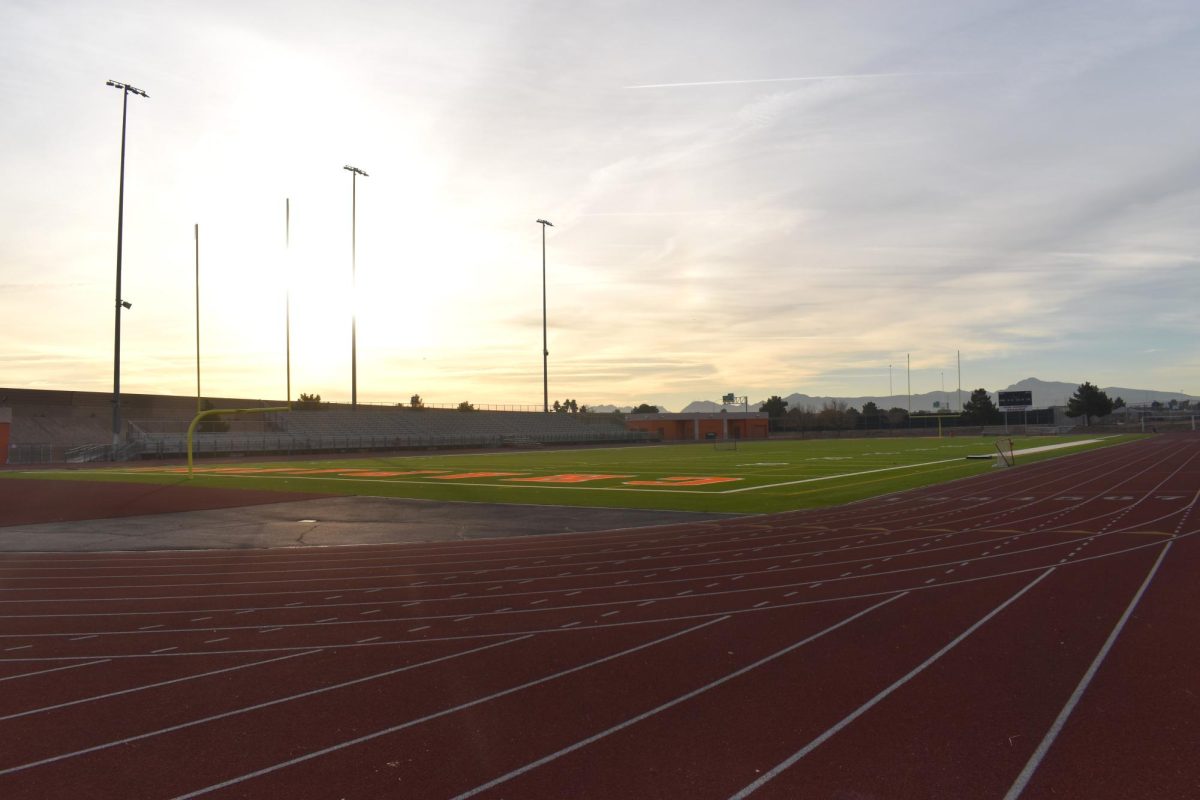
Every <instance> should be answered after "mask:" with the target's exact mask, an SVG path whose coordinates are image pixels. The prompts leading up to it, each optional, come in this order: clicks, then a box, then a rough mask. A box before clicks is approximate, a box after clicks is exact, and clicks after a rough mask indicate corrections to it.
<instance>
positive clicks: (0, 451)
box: [0, 422, 12, 464]
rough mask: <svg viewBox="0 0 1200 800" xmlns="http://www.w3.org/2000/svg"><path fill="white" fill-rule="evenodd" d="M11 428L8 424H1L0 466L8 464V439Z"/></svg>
mask: <svg viewBox="0 0 1200 800" xmlns="http://www.w3.org/2000/svg"><path fill="white" fill-rule="evenodd" d="M11 427H12V425H10V424H9V423H7V422H0V464H7V463H8V438H9V428H11Z"/></svg>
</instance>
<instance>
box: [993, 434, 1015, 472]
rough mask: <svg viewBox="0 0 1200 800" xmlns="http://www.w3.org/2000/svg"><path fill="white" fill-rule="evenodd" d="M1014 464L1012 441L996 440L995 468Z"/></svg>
mask: <svg viewBox="0 0 1200 800" xmlns="http://www.w3.org/2000/svg"><path fill="white" fill-rule="evenodd" d="M1016 463H1017V461H1016V458H1015V457H1014V456H1013V443H1012V439H997V440H996V464H995V465H996V466H997V467H1011V466H1013V465H1014V464H1016Z"/></svg>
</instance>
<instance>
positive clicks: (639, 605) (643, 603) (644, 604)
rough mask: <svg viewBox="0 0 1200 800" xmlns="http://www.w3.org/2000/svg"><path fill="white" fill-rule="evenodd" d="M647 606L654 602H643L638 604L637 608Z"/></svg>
mask: <svg viewBox="0 0 1200 800" xmlns="http://www.w3.org/2000/svg"><path fill="white" fill-rule="evenodd" d="M649 605H654V601H653V600H644V601H642V602H641V603H638V608H641V607H642V606H649Z"/></svg>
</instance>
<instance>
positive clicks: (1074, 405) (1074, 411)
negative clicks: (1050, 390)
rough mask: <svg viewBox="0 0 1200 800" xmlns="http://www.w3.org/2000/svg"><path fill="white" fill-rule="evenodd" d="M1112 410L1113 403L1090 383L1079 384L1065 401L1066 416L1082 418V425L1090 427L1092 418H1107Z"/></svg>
mask: <svg viewBox="0 0 1200 800" xmlns="http://www.w3.org/2000/svg"><path fill="white" fill-rule="evenodd" d="M1112 410H1113V401H1112V400H1110V399H1109V397H1108V395H1107V394H1105V393H1104V392H1102V391H1100V389H1098V388H1097V387H1095V386H1093V385H1092V384H1091V382H1090V381H1084V382H1083V383H1081V384H1080V385H1079V388H1078V389H1076V390H1075V394H1074V395H1072V396H1071V399H1070V400H1068V401H1067V416H1068V417H1083V424H1084V425H1091V424H1092V417H1107V416H1108V415H1109V414H1111V413H1112Z"/></svg>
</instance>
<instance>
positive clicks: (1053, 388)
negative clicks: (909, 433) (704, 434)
mask: <svg viewBox="0 0 1200 800" xmlns="http://www.w3.org/2000/svg"><path fill="white" fill-rule="evenodd" d="M1078 388H1079V384H1078V383H1069V382H1065V381H1043V380H1039V379H1037V378H1026V379H1025V380H1022V381H1017V382H1016V383H1014V384H1012V385H1011V386H1006V387H1004V388H1003V389H1000V390H999V391H1003V392H1008V391H1029V392H1032V393H1033V407H1034V408H1046V407H1048V406H1065V405H1066V404H1067V400H1068V399H1069V398H1070V397H1071V395H1073V394H1075V390H1076V389H1078ZM1100 388H1101V389H1102V390H1103V391H1104V392H1105V393H1106V394H1107V395H1108V396H1109V397H1111V398H1112V399H1113V400H1116V399H1117V398H1118V397H1120V398H1122V399H1124V400H1125V402H1126V403H1128V404H1129V405H1137V404H1141V403H1150V402H1154V401H1155V400H1157V401H1159V402H1161V403H1166V402H1169V401H1171V400H1191V401H1192V402H1193V403H1198V402H1200V397H1197V396H1195V395H1189V394H1183V393H1182V392H1164V391H1160V390H1157V389H1130V388H1127V387H1124V386H1102V387H1100ZM971 391H972V390H971V389H967V388H964V389H963V391H962V402H964V403H965V402H967V400H969V399H970V397H971ZM988 394H989V395H990V396H991V398H992V402H996V395H997V392H994V391H989V392H988ZM783 399H784V400H786V401H787V403H788V408H811V409H814V410H820V408H821V407H822V406H824V405H825V404H826V403H829V402H833V401H836V402H841V403H846V404H847V405H848V406H852V407H853V408H857V409H860V410H861V409H862V407H863V405H864V404H865V403H874V404H875V405H877V406H879V408H881V409H889V408H904V409H907V408H909V405H908V404H909V398H908V395H903V394H895V395H891V396H888V395H876V396H866V397H830V396H819V395H817V396H814V395H807V394H802V393H799V392H796V393H793V394H789V395H787V396H786V397H784V398H783ZM765 400H766V398H763V399H762V400H758V401H755V402H752V403H751V404H750V409H751V410H752V411H757V410H758V408H759V406H761V405H762V404H763V402H764V401H765ZM934 403H938V406H937V407H936V408H935V406H934ZM723 407H724V406H722V405H721V404H720V403H714V402H712V401H711V400H693V401H692V402H691V403H688V404H687V406H685V407H684V408H683V412H685V413H691V412H715V411H720V410H721V409H722V408H723ZM614 408H615V406H597V407H596V409H595V410H598V411H611V410H613V409H614ZM958 408H959V397H958V392H956V391H955V390H953V389H947V390H946V391H945V392H940V391H935V392H925V393H924V394H914V395H913V396H912V410H913V411H935V410H937V411H941V410H943V409H949V410H952V411H957V410H958ZM620 410H622V411H627V410H628V408H627V407H626V408H623V409H620ZM729 410H730V411H737V410H741V409H740V407H739V408H734V407H733V406H729Z"/></svg>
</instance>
